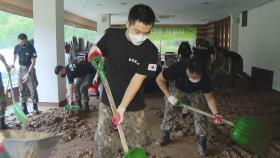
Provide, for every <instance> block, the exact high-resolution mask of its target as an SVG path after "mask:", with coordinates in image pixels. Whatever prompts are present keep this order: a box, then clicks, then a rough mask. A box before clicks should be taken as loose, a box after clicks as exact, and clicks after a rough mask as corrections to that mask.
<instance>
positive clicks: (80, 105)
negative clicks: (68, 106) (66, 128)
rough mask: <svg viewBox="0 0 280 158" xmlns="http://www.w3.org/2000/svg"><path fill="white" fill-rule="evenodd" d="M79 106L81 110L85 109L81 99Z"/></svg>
mask: <svg viewBox="0 0 280 158" xmlns="http://www.w3.org/2000/svg"><path fill="white" fill-rule="evenodd" d="M78 106H79V107H80V110H81V111H83V109H84V108H83V105H82V102H81V101H78Z"/></svg>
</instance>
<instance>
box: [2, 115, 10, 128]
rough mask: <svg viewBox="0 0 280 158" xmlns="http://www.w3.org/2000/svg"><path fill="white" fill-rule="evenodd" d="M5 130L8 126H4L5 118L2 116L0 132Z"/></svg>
mask: <svg viewBox="0 0 280 158" xmlns="http://www.w3.org/2000/svg"><path fill="white" fill-rule="evenodd" d="M7 128H8V126H7V125H6V124H5V117H4V116H3V117H2V118H0V130H4V129H7Z"/></svg>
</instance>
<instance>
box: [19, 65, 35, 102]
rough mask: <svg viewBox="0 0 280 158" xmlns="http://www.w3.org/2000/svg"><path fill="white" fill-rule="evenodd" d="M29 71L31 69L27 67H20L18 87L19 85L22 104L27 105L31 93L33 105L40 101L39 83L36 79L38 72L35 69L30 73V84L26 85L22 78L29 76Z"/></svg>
mask: <svg viewBox="0 0 280 158" xmlns="http://www.w3.org/2000/svg"><path fill="white" fill-rule="evenodd" d="M28 69H29V67H26V66H20V68H19V73H18V75H19V79H18V85H19V91H20V97H21V102H22V103H26V102H27V100H28V97H29V93H30V95H31V99H32V102H33V104H37V103H38V101H39V100H38V93H37V86H38V81H37V77H36V70H35V69H34V68H33V70H32V71H31V73H30V77H29V80H28V82H27V83H24V84H23V83H22V78H23V77H24V76H25V75H26V74H27V72H28Z"/></svg>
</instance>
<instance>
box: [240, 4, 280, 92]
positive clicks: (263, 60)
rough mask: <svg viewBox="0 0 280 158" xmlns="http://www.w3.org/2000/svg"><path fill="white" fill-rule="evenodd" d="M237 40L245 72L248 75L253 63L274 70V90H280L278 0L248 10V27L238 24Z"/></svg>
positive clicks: (279, 21)
mask: <svg viewBox="0 0 280 158" xmlns="http://www.w3.org/2000/svg"><path fill="white" fill-rule="evenodd" d="M240 19H241V15H240ZM238 43H239V44H238V50H239V53H240V54H241V55H242V56H243V58H244V70H245V72H247V73H248V74H251V67H252V66H255V67H259V68H262V69H267V70H271V71H274V78H273V89H275V90H278V91H280V1H279V0H275V1H273V2H270V3H268V4H265V5H263V6H260V7H257V8H254V9H252V10H249V11H248V26H247V27H241V22H240V24H239V42H238Z"/></svg>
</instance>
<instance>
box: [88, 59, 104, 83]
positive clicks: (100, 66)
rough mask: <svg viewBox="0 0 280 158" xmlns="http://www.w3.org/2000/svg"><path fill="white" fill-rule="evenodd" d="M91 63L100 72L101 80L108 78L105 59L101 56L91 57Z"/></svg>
mask: <svg viewBox="0 0 280 158" xmlns="http://www.w3.org/2000/svg"><path fill="white" fill-rule="evenodd" d="M97 62H98V64H97ZM91 63H92V65H93V67H94V68H95V69H96V70H97V73H98V74H99V76H100V78H101V80H102V81H104V80H106V75H105V72H104V60H103V59H102V58H101V57H99V56H96V57H93V58H92V59H91Z"/></svg>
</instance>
